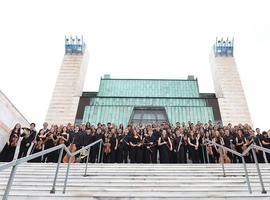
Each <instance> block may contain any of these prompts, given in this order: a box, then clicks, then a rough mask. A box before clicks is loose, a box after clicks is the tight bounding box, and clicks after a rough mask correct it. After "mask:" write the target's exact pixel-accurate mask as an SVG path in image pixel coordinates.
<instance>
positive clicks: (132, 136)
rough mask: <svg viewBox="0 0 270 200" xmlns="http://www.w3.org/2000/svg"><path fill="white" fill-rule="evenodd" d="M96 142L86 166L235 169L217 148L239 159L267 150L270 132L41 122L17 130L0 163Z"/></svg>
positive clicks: (52, 157)
mask: <svg viewBox="0 0 270 200" xmlns="http://www.w3.org/2000/svg"><path fill="white" fill-rule="evenodd" d="M100 139H102V141H103V142H102V143H101V144H99V143H97V144H95V145H93V146H92V147H91V149H90V152H89V160H88V162H92V163H94V162H104V163H129V162H130V163H189V162H192V163H220V162H227V163H240V162H242V161H243V160H242V159H241V158H240V157H238V156H236V155H235V154H232V153H231V152H229V151H225V150H222V149H221V148H220V147H219V145H222V146H225V147H227V148H229V149H232V150H234V151H237V152H239V153H243V152H244V151H245V149H247V148H248V147H249V145H251V144H256V145H258V146H262V147H264V148H268V149H270V131H268V132H266V131H263V132H261V131H260V129H259V128H256V129H255V130H253V129H252V127H251V126H249V125H248V124H245V125H242V124H238V125H234V126H233V125H232V124H228V125H226V126H223V125H222V124H221V123H217V124H213V123H212V122H211V121H209V123H205V124H203V123H200V122H198V123H197V124H193V123H191V122H188V123H176V124H169V123H167V122H164V123H160V124H147V125H142V124H140V125H133V124H129V125H128V126H126V127H125V126H123V125H119V126H116V125H114V124H112V123H107V124H101V123H99V124H97V125H96V126H95V125H92V124H90V123H86V124H80V125H72V124H68V125H67V126H63V125H60V126H57V125H52V126H51V127H49V125H48V123H46V122H45V123H44V124H43V128H42V129H40V130H39V131H38V132H37V131H36V128H35V124H34V123H31V124H30V127H29V128H28V127H27V128H26V127H24V128H21V125H20V124H16V125H15V127H14V128H13V129H12V131H11V134H10V137H9V141H8V142H7V144H6V145H5V147H4V148H3V150H2V152H1V153H0V162H9V161H12V160H13V159H14V158H21V157H24V156H27V155H29V154H34V153H37V152H40V151H42V150H44V149H49V148H51V147H54V146H57V145H59V144H65V145H66V146H67V147H69V148H71V147H72V148H75V150H79V149H81V148H82V147H84V146H87V145H89V144H91V143H93V142H95V141H98V140H100ZM206 141H212V143H209V142H208V143H206ZM216 144H219V145H216ZM100 145H101V146H100ZM100 147H101V148H100ZM16 149H17V150H16ZM100 150H101V151H100ZM99 151H100V152H99ZM16 152H17V155H16ZM59 153H60V151H59V150H56V151H54V152H51V153H48V154H45V155H43V156H40V157H38V158H35V159H33V160H31V161H30V162H57V161H58V159H59ZM256 154H257V159H258V161H259V162H260V163H263V162H270V154H268V153H264V152H262V151H256ZM87 155H88V153H86V154H85V152H84V153H82V154H81V155H78V156H76V159H75V161H74V162H76V161H77V162H86V156H87ZM65 156H67V155H65V153H64V154H63V157H62V158H61V161H62V162H64V160H65ZM244 160H245V162H254V157H253V155H252V153H247V154H246V155H245V157H244Z"/></svg>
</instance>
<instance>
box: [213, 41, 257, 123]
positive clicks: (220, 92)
mask: <svg viewBox="0 0 270 200" xmlns="http://www.w3.org/2000/svg"><path fill="white" fill-rule="evenodd" d="M233 43H234V41H233V40H229V39H226V40H224V39H223V38H222V39H220V40H219V39H217V40H216V43H215V45H214V47H213V49H212V50H211V54H210V64H211V70H212V76H213V81H214V87H215V92H216V96H217V98H218V103H219V107H220V112H221V119H222V122H223V124H224V125H227V124H228V123H232V124H239V123H248V124H250V125H252V121H251V117H250V113H249V109H248V105H247V101H246V98H245V94H244V90H243V87H242V83H241V80H240V76H239V73H238V70H237V67H236V63H235V59H234V56H233V50H234V44H233Z"/></svg>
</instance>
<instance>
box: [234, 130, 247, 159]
mask: <svg viewBox="0 0 270 200" xmlns="http://www.w3.org/2000/svg"><path fill="white" fill-rule="evenodd" d="M244 143H245V138H244V135H243V131H242V130H241V129H239V130H238V132H237V136H236V138H235V149H236V151H237V152H238V153H241V154H242V153H243V145H244ZM237 159H238V162H239V163H242V158H241V157H239V156H237Z"/></svg>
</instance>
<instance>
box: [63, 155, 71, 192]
mask: <svg viewBox="0 0 270 200" xmlns="http://www.w3.org/2000/svg"><path fill="white" fill-rule="evenodd" d="M70 162H71V156H70V157H69V159H68V166H67V171H66V177H65V182H64V188H63V194H65V193H66V187H67V179H68V173H69V168H70Z"/></svg>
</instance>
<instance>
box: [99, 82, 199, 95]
mask: <svg viewBox="0 0 270 200" xmlns="http://www.w3.org/2000/svg"><path fill="white" fill-rule="evenodd" d="M98 96H99V97H102V96H110V97H199V88H198V83H197V80H168V79H108V78H107V79H104V78H102V79H101V81H100V86H99V92H98Z"/></svg>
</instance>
